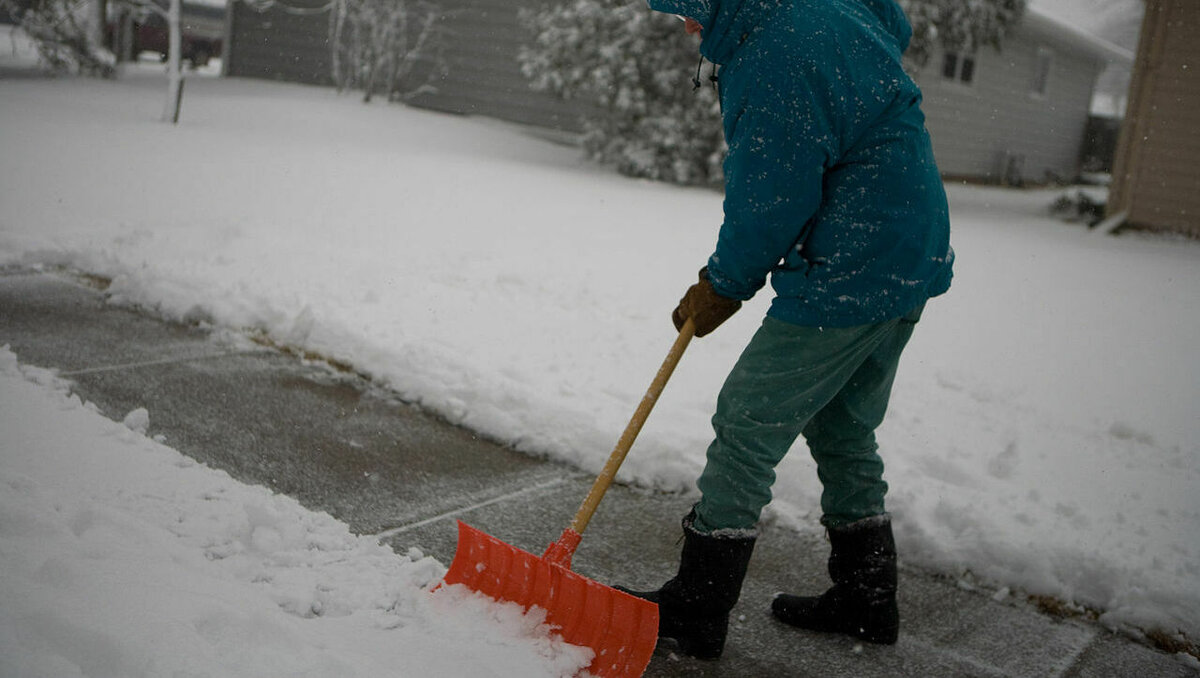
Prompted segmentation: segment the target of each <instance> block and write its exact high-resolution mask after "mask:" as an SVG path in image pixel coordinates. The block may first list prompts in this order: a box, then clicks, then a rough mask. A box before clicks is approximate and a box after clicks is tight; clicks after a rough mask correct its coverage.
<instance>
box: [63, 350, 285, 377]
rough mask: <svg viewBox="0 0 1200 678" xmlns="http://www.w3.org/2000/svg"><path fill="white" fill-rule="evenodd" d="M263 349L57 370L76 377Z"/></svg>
mask: <svg viewBox="0 0 1200 678" xmlns="http://www.w3.org/2000/svg"><path fill="white" fill-rule="evenodd" d="M259 353H263V351H231V352H227V353H211V354H207V355H198V356H190V357H184V358H163V359H161V360H143V361H139V362H133V363H122V364H118V365H103V366H100V367H85V368H83V369H81V370H71V371H69V372H59V373H58V376H60V377H76V376H82V375H85V374H97V373H100V372H118V371H120V370H132V369H137V368H139V367H158V366H161V365H176V364H178V363H189V362H197V361H200V360H215V359H217V358H232V357H236V356H242V355H256V354H259Z"/></svg>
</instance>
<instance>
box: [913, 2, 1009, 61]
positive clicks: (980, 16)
mask: <svg viewBox="0 0 1200 678" xmlns="http://www.w3.org/2000/svg"><path fill="white" fill-rule="evenodd" d="M898 2H899V4H900V7H901V8H903V9H904V13H905V14H907V15H908V20H909V22H910V23H911V24H912V28H913V38H912V44H911V45H909V47H908V51H907V52H906V53H905V55H904V56H905V58H906V59H907V60H908V61H909V63H910V64H911V65H913V66H914V67H916V68H923V67H924V66H925V64H926V62H928V61H929V57H930V55H932V53H933V51H934V49H936V48H937V47H939V46H940V47H943V48H945V49H947V50H949V51H952V52H964V53H970V52H974V51H975V50H977V49H979V48H980V47H994V48H996V49H999V48H1000V44H1001V43H1002V42H1003V41H1004V38H1005V37H1007V35H1008V31H1009V28H1010V27H1012V26H1013V25H1015V24H1016V23H1017V22H1018V21H1020V19H1021V16H1022V15H1023V14H1024V13H1025V5H1026V4H1027V2H1026V0H898Z"/></svg>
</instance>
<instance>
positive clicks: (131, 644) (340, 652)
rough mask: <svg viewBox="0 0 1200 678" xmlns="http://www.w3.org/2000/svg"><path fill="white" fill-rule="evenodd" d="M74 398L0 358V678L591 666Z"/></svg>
mask: <svg viewBox="0 0 1200 678" xmlns="http://www.w3.org/2000/svg"><path fill="white" fill-rule="evenodd" d="M68 388H69V387H68V384H67V383H66V382H64V381H62V380H60V379H57V378H55V377H54V376H53V375H52V374H51V373H49V372H47V371H46V370H42V369H38V368H34V367H30V366H23V365H19V364H18V362H17V357H16V356H15V355H14V354H13V353H12V352H11V351H9V350H8V349H7V347H4V348H0V427H2V428H3V431H4V434H3V438H2V440H3V445H2V448H0V449H2V453H0V601H3V605H2V608H0V609H2V612H0V675H3V676H21V677H22V678H39V677H43V676H44V677H45V678H70V677H72V676H80V677H82V676H96V675H105V676H167V675H172V676H183V675H187V676H229V677H234V676H247V677H252V678H258V677H261V676H314V677H316V676H321V677H333V676H338V677H342V676H346V677H349V676H369V677H374V676H383V675H388V676H430V675H439V676H498V677H499V676H571V675H574V674H575V672H576V671H577V670H578V669H579V668H580V667H581V666H586V665H587V664H588V662H589V661H590V659H591V653H590V651H589V650H585V649H581V648H576V647H573V646H569V645H566V644H564V643H562V642H561V640H553V639H552V638H551V636H550V634H549V631H548V629H547V628H546V627H545V626H544V625H542V624H541V623H540V622H541V614H542V613H540V612H538V611H534V612H531V613H529V614H524V613H522V611H521V610H520V608H519V607H517V606H515V605H511V604H509V605H498V604H496V603H494V602H493V601H490V600H487V599H483V598H482V597H480V596H478V595H474V594H470V593H468V592H466V591H465V590H463V589H461V587H447V588H444V589H440V590H438V591H437V592H436V593H432V594H431V593H429V592H428V589H429V588H430V585H431V584H432V583H435V582H437V581H438V580H439V579H440V578H441V576H442V574H444V572H445V568H443V567H442V565H441V564H439V563H438V562H437V561H435V560H434V559H432V558H429V557H425V556H423V555H422V554H421V552H420V551H419V549H416V548H413V549H412V550H410V552H409V553H408V554H407V555H406V556H398V555H396V554H395V553H393V552H392V551H391V549H389V548H386V547H384V546H381V545H380V544H379V543H378V542H376V541H374V540H372V539H368V538H365V537H357V536H354V535H351V534H350V532H349V530H348V529H347V528H346V526H345V525H344V524H342V523H339V522H337V521H335V520H334V519H332V518H330V517H329V516H328V515H325V514H317V513H312V512H310V511H307V510H305V509H304V508H302V507H301V506H300V505H299V504H298V503H297V502H296V501H294V500H292V499H290V498H288V497H284V496H280V495H274V494H272V493H270V492H269V491H268V490H266V489H264V488H261V487H248V486H246V485H243V484H241V483H238V482H236V481H234V480H233V479H232V478H230V477H229V476H228V475H227V474H225V473H224V472H221V471H215V470H212V469H209V468H207V467H205V466H202V465H199V464H197V463H196V462H194V461H192V460H191V459H189V458H188V457H185V456H183V455H181V454H179V453H178V452H176V451H174V450H171V449H169V448H167V447H164V446H163V445H160V444H158V443H156V442H154V441H152V440H149V439H147V438H145V437H144V436H143V435H141V434H140V433H138V432H136V431H131V430H129V429H127V428H126V425H128V424H129V419H126V422H125V425H122V424H121V423H117V422H112V421H109V420H107V419H105V418H104V417H102V416H101V415H100V414H98V413H96V412H95V411H94V409H93V408H90V407H89V406H87V405H86V404H84V403H82V402H80V400H79V399H78V397H76V396H73V395H70V394H69V392H68ZM145 412H146V410H145V409H138V410H136V411H135V414H137V415H138V418H139V419H143V418H144V417H145ZM130 418H133V417H132V416H131V417H130Z"/></svg>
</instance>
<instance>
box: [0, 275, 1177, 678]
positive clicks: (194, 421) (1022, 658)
mask: <svg viewBox="0 0 1200 678" xmlns="http://www.w3.org/2000/svg"><path fill="white" fill-rule="evenodd" d="M5 344H7V345H9V347H10V349H11V350H12V351H13V352H14V353H16V355H17V357H18V359H19V360H20V361H21V362H23V363H26V364H31V365H37V366H40V367H47V368H56V369H58V370H59V373H60V374H61V375H62V376H63V377H65V378H68V379H70V380H71V381H73V382H74V383H75V385H76V386H75V388H76V391H77V392H78V393H79V395H80V396H81V397H83V398H84V399H86V400H88V401H91V402H92V403H94V404H96V405H97V406H98V407H99V408H100V409H101V411H102V412H104V413H105V414H106V415H107V416H109V417H111V418H113V419H118V420H119V419H121V418H123V417H124V416H125V414H127V413H128V412H130V411H132V410H133V409H136V408H138V407H145V408H147V409H148V410H149V411H150V421H151V427H150V431H149V435H162V436H164V437H165V443H166V444H168V445H170V446H171V447H173V448H175V449H177V450H179V451H181V452H183V453H184V454H187V455H189V456H191V457H193V458H195V459H196V460H198V461H201V462H203V463H205V464H208V465H209V466H212V467H215V468H220V469H223V470H225V471H227V472H228V473H230V475H232V476H234V477H235V478H238V479H239V480H242V481H244V482H247V483H253V484H261V485H265V486H267V487H270V488H272V489H274V490H276V491H278V492H282V493H286V494H288V495H290V496H292V497H295V498H296V499H298V500H299V501H301V502H302V503H303V504H305V505H306V506H308V507H309V508H311V509H315V510H321V511H327V512H329V513H330V514H332V515H334V516H335V517H337V518H338V519H340V520H342V521H344V522H346V523H348V524H349V525H350V526H351V528H352V529H353V530H354V531H355V532H358V533H361V534H373V535H380V537H381V539H383V540H384V541H385V542H387V543H389V544H391V545H392V546H393V547H394V548H396V549H397V550H398V551H400V552H404V551H406V550H407V549H408V548H409V547H410V546H418V547H420V548H421V549H422V550H423V551H424V552H425V553H427V554H429V555H432V556H435V557H436V558H438V559H439V560H441V561H442V562H443V563H449V562H450V560H451V559H452V558H453V557H454V547H455V538H456V534H455V523H454V518H456V517H460V518H462V519H464V520H466V521H468V522H470V523H471V524H473V525H475V526H477V527H479V528H481V529H483V530H485V531H487V532H489V533H491V534H494V535H496V536H497V537H499V538H501V539H503V540H505V541H507V542H508V543H510V544H514V545H517V546H520V547H522V548H525V549H527V550H530V551H533V552H535V553H540V552H541V551H542V550H543V549H544V548H545V546H546V545H547V544H549V543H550V542H551V541H552V540H553V539H555V538H556V537H557V536H558V534H559V532H560V531H561V530H562V528H563V526H565V525H566V524H567V523H568V522H569V520H570V518H571V516H572V514H573V513H574V510H575V509H576V508H577V507H578V504H579V501H580V500H581V499H582V497H583V496H584V495H585V494H586V492H587V488H588V486H589V484H590V482H591V478H590V477H588V476H586V475H584V474H581V473H580V472H578V471H577V470H575V469H572V468H569V467H566V466H562V465H559V464H555V463H551V462H546V461H541V460H537V459H533V458H530V457H527V456H524V455H522V454H519V453H516V452H513V451H511V450H509V449H506V448H505V447H503V446H500V445H497V444H494V443H491V442H488V441H486V440H483V439H481V438H479V437H478V436H476V435H474V434H472V433H471V432H469V431H466V430H463V429H460V428H457V427H454V426H451V425H449V424H446V423H445V422H442V421H440V420H439V419H437V418H436V417H432V416H430V415H428V414H426V413H424V412H422V411H421V410H420V409H419V408H416V407H414V406H412V405H408V404H405V403H403V402H401V401H400V400H399V399H397V398H396V397H395V396H394V395H393V394H391V393H389V392H387V391H384V390H382V389H379V388H376V387H375V386H373V385H372V384H370V383H368V382H367V381H366V380H364V379H362V378H361V377H359V376H357V375H355V374H353V373H349V372H345V371H339V370H336V369H333V368H330V367H329V366H327V365H325V364H323V363H320V362H314V361H308V360H304V359H302V358H301V357H298V356H293V355H290V354H287V353H284V352H281V351H277V350H274V349H270V348H264V347H258V346H255V345H253V344H252V343H250V342H247V341H244V340H230V339H229V338H228V337H226V338H224V339H223V338H222V335H221V334H220V333H210V332H208V331H205V330H202V329H198V328H193V327H187V326H182V325H176V324H171V323H165V322H162V321H160V320H157V319H155V318H153V317H151V316H149V315H146V314H142V313H138V312H136V311H133V310H129V309H122V308H115V307H112V306H109V305H108V304H106V301H105V296H104V293H103V292H102V291H101V290H100V289H99V288H98V286H96V285H88V284H85V283H84V282H83V281H81V280H77V279H75V278H71V277H68V276H63V275H52V274H46V273H39V272H31V271H15V270H9V271H0V345H5ZM633 405H634V404H632V403H631V405H630V406H631V408H632V407H633ZM619 433H620V432H619V431H614V433H613V435H614V440H615V439H616V436H617V435H619ZM633 453H634V454H636V449H635V450H634V452H633ZM687 508H688V502H687V500H686V499H685V498H683V497H680V496H678V495H670V494H659V493H651V492H645V491H639V490H634V489H630V488H626V487H614V488H613V489H612V490H611V491H610V492H609V494H608V496H607V497H606V499H605V501H604V504H602V505H601V508H600V511H599V513H598V514H597V516H596V518H595V519H594V520H593V522H592V525H591V527H589V530H588V534H587V535H586V536H585V538H584V540H583V544H582V546H581V547H580V549H579V551H578V553H577V555H576V557H575V560H574V568H575V569H576V570H577V571H579V572H580V573H582V574H585V575H586V576H589V577H592V578H594V579H597V580H599V581H603V582H605V583H610V584H616V583H620V584H626V585H630V586H633V587H652V586H656V585H658V584H660V583H661V582H662V581H663V580H664V579H665V578H666V577H668V576H670V575H671V574H673V573H674V567H675V565H676V562H677V560H676V558H677V555H678V546H677V540H678V538H679V536H680V531H679V517H680V516H681V515H682V514H683V513H685V512H686V510H687ZM827 554H828V547H827V546H826V545H825V544H824V542H823V541H821V540H818V539H814V538H811V537H807V536H804V535H797V534H796V533H794V532H792V531H790V530H787V529H785V528H781V527H774V526H768V527H767V528H766V529H765V530H764V533H763V536H762V538H761V539H760V540H759V547H758V549H757V551H756V552H755V554H754V559H753V561H752V562H751V564H750V572H749V575H748V578H747V583H746V586H745V589H744V590H743V594H742V599H741V602H740V603H739V605H738V608H737V609H736V610H735V620H736V621H735V623H734V626H733V628H732V629H731V634H730V641H729V644H728V645H727V647H726V653H725V657H724V658H723V659H722V660H721V661H719V662H699V661H694V660H690V659H686V658H679V657H676V656H675V655H674V654H672V653H671V652H670V649H669V648H667V647H660V648H659V651H658V652H657V653H656V655H655V658H654V660H653V661H652V663H651V665H650V668H649V670H648V671H647V672H646V675H647V676H713V677H718V676H738V677H741V678H759V677H765V678H770V677H776V676H778V677H790V676H832V677H838V676H855V677H859V676H955V677H958V676H1071V677H1075V676H1079V677H1082V676H1121V677H1125V676H1180V677H1183V676H1195V675H1197V672H1195V671H1194V670H1192V669H1191V668H1189V667H1188V666H1187V665H1185V664H1184V663H1182V662H1181V661H1179V660H1178V659H1176V658H1175V657H1173V656H1171V655H1169V654H1166V653H1163V652H1160V651H1157V650H1155V649H1152V648H1150V647H1146V646H1144V645H1141V644H1139V643H1137V642H1134V641H1133V640H1130V639H1128V638H1126V637H1124V636H1121V635H1116V634H1113V633H1111V632H1109V631H1107V630H1105V629H1103V628H1101V627H1099V626H1098V625H1096V624H1093V623H1090V622H1087V621H1085V620H1081V619H1055V618H1052V617H1050V616H1046V615H1043V614H1041V613H1039V612H1038V611H1037V610H1036V609H1035V608H1034V606H1032V605H1030V604H1029V603H1027V602H1025V601H1023V600H1013V599H1007V600H1004V601H996V600H993V599H992V598H991V597H990V596H989V595H987V594H986V593H978V592H970V591H966V590H962V589H961V588H959V586H958V585H957V583H956V582H955V581H954V580H952V579H946V578H940V577H937V576H933V575H930V574H928V573H924V572H920V571H915V570H912V569H908V568H904V567H903V564H902V570H901V575H900V577H901V581H900V591H901V594H900V595H901V600H900V606H901V616H902V627H901V636H900V642H899V643H898V644H897V645H896V646H894V647H874V646H862V645H860V644H857V643H855V642H854V641H852V640H850V639H847V638H841V637H834V636H823V635H818V634H809V633H800V632H797V631H794V630H793V629H790V628H786V627H784V626H782V625H780V624H777V623H775V622H774V621H773V620H772V619H771V618H770V615H769V613H768V611H767V609H768V603H769V600H770V598H771V597H772V596H773V595H774V593H775V592H776V591H779V590H785V589H786V590H795V591H811V592H818V589H819V587H822V586H823V584H822V582H824V576H825V575H824V570H825V562H824V561H825V558H826V556H827ZM901 559H902V560H903V553H901Z"/></svg>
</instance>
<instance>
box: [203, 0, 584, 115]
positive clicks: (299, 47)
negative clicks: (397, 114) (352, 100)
mask: <svg viewBox="0 0 1200 678" xmlns="http://www.w3.org/2000/svg"><path fill="white" fill-rule="evenodd" d="M537 3H538V0H438V1H437V2H436V5H437V7H438V11H439V16H438V21H439V24H440V29H441V40H440V47H441V54H442V59H443V63H444V66H445V68H444V69H439V70H440V71H443V72H444V75H442V76H440V77H436V78H435V79H433V80H431V81H429V82H427V83H426V82H425V79H426V77H427V76H428V74H429V73H431V72H433V71H434V69H435V68H436V64H435V63H434V62H433V60H432V55H429V56H427V57H426V58H425V59H423V60H422V61H423V63H421V64H420V65H418V67H417V68H415V69H414V75H413V78H412V81H411V84H412V85H413V89H416V88H417V87H418V86H419V85H422V84H427V85H429V86H430V87H431V88H432V89H431V90H430V91H428V92H424V91H423V92H422V93H420V94H417V95H416V96H413V97H412V98H410V99H409V100H408V103H410V104H413V105H416V106H421V107H424V108H430V109H434V110H438V111H444V112H451V113H459V114H467V115H472V114H480V115H488V116H491V117H495V118H500V119H503V120H509V121H512V122H518V123H522V124H527V125H536V126H538V127H542V128H548V129H552V130H563V131H567V132H575V131H578V129H579V111H580V110H581V107H580V104H578V103H574V102H564V101H560V100H558V99H557V98H555V97H553V96H551V95H549V94H544V93H540V92H534V91H532V90H531V89H530V88H529V82H528V80H527V79H526V78H525V77H524V75H522V74H521V69H520V65H519V64H518V62H517V54H518V53H519V51H520V48H521V45H522V44H523V43H525V42H526V41H527V40H528V36H526V34H525V32H524V30H523V29H522V27H521V25H520V22H519V19H518V11H519V10H520V9H521V8H522V7H525V6H533V5H536V4H537ZM288 4H289V6H300V7H323V6H325V5H327V2H326V0H303V1H301V0H288ZM232 8H233V11H234V16H233V19H232V22H231V24H232V25H231V28H230V34H231V35H230V37H231V41H230V42H231V50H230V64H229V66H228V67H227V74H228V75H232V76H245V77H254V78H265V79H274V80H287V81H293V82H303V83H309V84H318V85H331V84H333V78H332V68H331V57H330V48H329V42H328V35H329V13H328V12H327V11H326V12H321V13H319V14H316V15H307V16H297V15H294V14H291V13H289V12H288V11H286V9H284V8H282V7H281V6H280V5H272V6H271V7H270V8H268V9H267V10H265V11H261V12H260V11H257V10H255V9H253V8H250V7H249V6H247V5H246V3H242V2H235V3H232Z"/></svg>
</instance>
